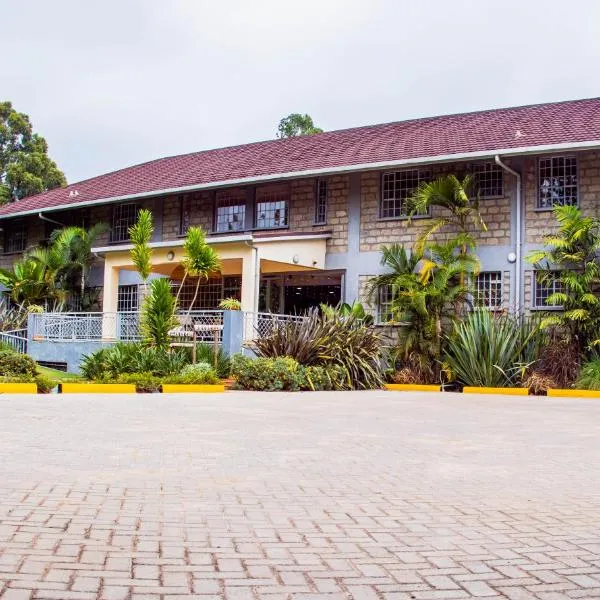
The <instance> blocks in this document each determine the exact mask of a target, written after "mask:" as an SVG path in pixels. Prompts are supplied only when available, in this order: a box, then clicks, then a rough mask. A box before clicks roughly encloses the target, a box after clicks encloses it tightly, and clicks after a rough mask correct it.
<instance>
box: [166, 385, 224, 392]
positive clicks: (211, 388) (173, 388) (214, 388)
mask: <svg viewBox="0 0 600 600" xmlns="http://www.w3.org/2000/svg"><path fill="white" fill-rule="evenodd" d="M224 391H225V386H224V385H223V384H222V383H215V384H209V383H203V384H183V383H164V384H163V385H162V393H163V394H215V393H220V392H224Z"/></svg>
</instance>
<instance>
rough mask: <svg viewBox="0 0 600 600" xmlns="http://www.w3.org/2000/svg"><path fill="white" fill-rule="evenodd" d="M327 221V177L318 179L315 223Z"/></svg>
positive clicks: (320, 223) (321, 223)
mask: <svg viewBox="0 0 600 600" xmlns="http://www.w3.org/2000/svg"><path fill="white" fill-rule="evenodd" d="M325 223H327V179H317V189H316V194H315V218H314V224H315V225H325Z"/></svg>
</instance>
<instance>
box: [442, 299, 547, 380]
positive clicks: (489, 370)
mask: <svg viewBox="0 0 600 600" xmlns="http://www.w3.org/2000/svg"><path fill="white" fill-rule="evenodd" d="M544 338H545V336H544V334H543V332H542V331H541V330H540V328H539V326H538V323H537V321H536V320H534V319H522V318H520V317H518V316H514V315H493V314H492V313H491V312H489V311H487V310H475V311H473V312H472V313H470V314H468V315H467V316H466V317H465V319H464V321H462V322H460V323H455V325H454V331H453V332H452V334H451V335H450V336H449V337H448V340H447V345H446V351H445V353H444V362H445V364H446V366H447V368H448V369H449V371H450V372H451V373H452V374H453V375H454V377H455V378H456V379H457V380H458V381H459V382H460V383H462V384H463V385H470V386H486V387H504V386H515V385H516V386H518V385H521V383H522V379H523V374H524V373H525V371H526V369H527V368H528V367H529V366H531V365H533V364H534V363H535V361H536V360H537V359H538V357H539V354H540V350H541V348H542V345H543V342H544Z"/></svg>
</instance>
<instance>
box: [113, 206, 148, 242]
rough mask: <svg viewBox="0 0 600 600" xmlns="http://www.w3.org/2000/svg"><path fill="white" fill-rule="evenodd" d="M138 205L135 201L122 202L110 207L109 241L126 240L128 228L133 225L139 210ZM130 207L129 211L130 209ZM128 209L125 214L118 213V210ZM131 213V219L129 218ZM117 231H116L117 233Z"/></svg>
mask: <svg viewBox="0 0 600 600" xmlns="http://www.w3.org/2000/svg"><path fill="white" fill-rule="evenodd" d="M140 208H141V207H140V205H139V204H137V203H135V202H123V203H122V204H115V205H114V206H113V208H112V215H111V223H110V224H111V228H110V241H111V243H119V242H128V241H129V239H130V237H129V228H130V227H132V226H133V225H135V222H136V221H137V217H138V214H139V212H140ZM130 209H131V211H132V212H131V211H130ZM124 210H127V211H130V212H128V213H127V214H125V215H123V214H121V215H119V212H120V211H124ZM132 215H133V220H132V219H131V217H132ZM117 232H118V233H117Z"/></svg>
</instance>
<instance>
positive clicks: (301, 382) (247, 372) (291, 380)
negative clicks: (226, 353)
mask: <svg viewBox="0 0 600 600" xmlns="http://www.w3.org/2000/svg"><path fill="white" fill-rule="evenodd" d="M231 371H232V374H233V375H234V377H235V379H236V386H235V387H237V388H238V389H240V388H241V389H244V390H259V391H265V392H275V391H288V392H295V391H298V390H301V389H306V386H307V382H306V376H305V373H304V369H303V368H302V367H301V366H300V365H299V364H298V362H297V361H296V360H294V359H293V358H290V357H278V358H255V359H253V358H249V357H247V356H242V355H236V356H234V357H233V360H232V363H231Z"/></svg>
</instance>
